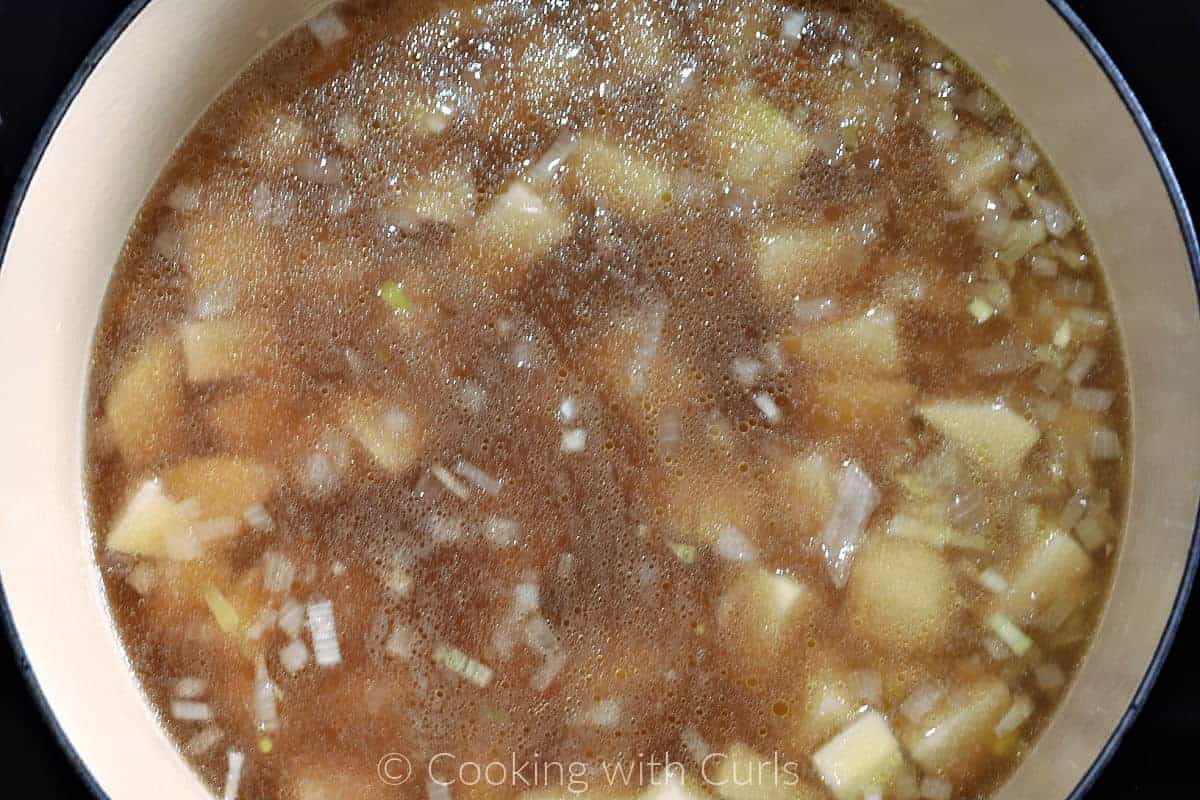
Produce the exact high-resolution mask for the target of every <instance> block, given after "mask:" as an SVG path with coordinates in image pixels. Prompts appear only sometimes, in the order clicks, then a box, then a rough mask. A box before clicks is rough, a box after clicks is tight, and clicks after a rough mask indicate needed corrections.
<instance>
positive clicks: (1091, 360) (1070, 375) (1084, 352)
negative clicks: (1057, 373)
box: [1063, 346, 1100, 386]
mask: <svg viewBox="0 0 1200 800" xmlns="http://www.w3.org/2000/svg"><path fill="white" fill-rule="evenodd" d="M1099 360H1100V351H1099V350H1097V349H1096V348H1094V347H1090V346H1087V347H1081V348H1080V349H1079V353H1078V354H1077V355H1076V356H1075V360H1074V361H1072V362H1071V366H1069V367H1067V370H1066V372H1064V373H1063V377H1065V378H1066V379H1067V382H1068V383H1070V384H1071V385H1072V386H1079V385H1080V384H1082V383H1083V382H1084V381H1085V380H1087V377H1088V375H1090V374H1091V372H1092V369H1093V368H1094V367H1095V366H1096V363H1097V362H1098V361H1099Z"/></svg>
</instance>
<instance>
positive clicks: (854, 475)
mask: <svg viewBox="0 0 1200 800" xmlns="http://www.w3.org/2000/svg"><path fill="white" fill-rule="evenodd" d="M878 505H879V490H878V489H877V488H876V487H875V484H874V482H873V481H872V480H871V477H870V476H869V475H867V473H866V472H864V471H863V469H862V468H861V467H860V466H858V464H857V463H856V462H854V461H851V462H849V463H848V464H846V465H845V466H844V467H842V471H841V475H840V477H839V480H838V493H837V499H836V500H835V501H834V504H833V510H832V511H831V512H830V514H829V519H827V520H826V521H825V527H824V528H823V529H822V531H821V537H820V540H821V553H822V555H823V556H824V557H825V564H826V567H827V568H828V570H829V577H830V579H831V580H832V581H833V585H834V586H835V587H837V588H838V589H841V588H842V587H843V586H845V585H846V581H847V579H848V578H849V577H850V564H851V561H852V560H853V559H854V554H855V552H856V551H857V550H858V546H859V544H860V543H861V541H862V537H863V534H864V532H865V530H866V525H867V520H868V519H870V517H871V514H872V513H873V512H874V511H875V508H876V506H878Z"/></svg>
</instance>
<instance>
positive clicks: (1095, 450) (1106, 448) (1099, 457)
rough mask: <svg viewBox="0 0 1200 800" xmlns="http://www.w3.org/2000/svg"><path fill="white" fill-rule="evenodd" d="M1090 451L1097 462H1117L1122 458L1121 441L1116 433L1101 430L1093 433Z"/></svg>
mask: <svg viewBox="0 0 1200 800" xmlns="http://www.w3.org/2000/svg"><path fill="white" fill-rule="evenodd" d="M1088 451H1089V453H1090V454H1091V457H1092V459H1093V460H1095V461H1115V460H1117V459H1119V458H1120V457H1121V440H1120V438H1119V437H1118V436H1117V432H1116V431H1114V430H1111V429H1109V428H1100V429H1098V430H1094V431H1092V439H1091V442H1090V443H1089V447H1088Z"/></svg>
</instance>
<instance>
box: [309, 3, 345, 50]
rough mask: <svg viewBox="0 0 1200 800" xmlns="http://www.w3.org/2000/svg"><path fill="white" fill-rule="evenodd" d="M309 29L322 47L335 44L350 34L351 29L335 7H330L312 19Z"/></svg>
mask: <svg viewBox="0 0 1200 800" xmlns="http://www.w3.org/2000/svg"><path fill="white" fill-rule="evenodd" d="M308 30H309V33H311V34H312V35H313V38H315V39H316V40H317V42H319V43H320V45H321V46H322V47H330V46H332V45H335V44H337V43H338V42H340V41H341V40H342V39H345V38H346V37H347V36H349V35H350V29H349V28H347V27H346V23H344V22H342V18H341V17H340V16H338V13H337V12H336V11H334V10H333V9H328V10H326V11H325V12H323V13H321V14H318V15H317V16H315V17H313V18H312V19H310V20H309V21H308Z"/></svg>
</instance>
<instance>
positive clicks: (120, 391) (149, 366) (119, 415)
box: [104, 336, 187, 470]
mask: <svg viewBox="0 0 1200 800" xmlns="http://www.w3.org/2000/svg"><path fill="white" fill-rule="evenodd" d="M182 362H183V356H182V354H181V353H180V350H179V345H178V343H177V342H176V341H175V339H174V338H173V337H165V336H160V337H155V338H153V339H151V340H149V341H147V342H145V343H143V344H142V345H140V346H139V347H138V348H137V349H135V350H134V351H133V353H132V354H131V355H130V356H129V359H128V361H127V362H126V364H125V366H124V368H123V369H122V370H121V372H120V374H118V375H117V377H116V380H115V381H113V385H112V388H111V389H110V390H109V392H108V396H107V397H105V399H104V414H105V417H106V418H107V420H108V423H109V426H110V427H111V430H112V436H113V441H114V442H115V443H116V446H117V451H118V452H120V454H121V458H122V459H124V461H125V463H126V464H127V465H128V466H129V467H130V469H133V470H137V469H140V468H142V467H144V466H146V465H148V464H152V463H154V462H155V461H158V460H160V459H163V458H166V457H169V456H171V455H173V454H175V453H176V452H178V451H180V450H182V449H183V447H184V446H185V444H186V443H187V434H186V429H185V427H184V425H185V419H186V413H185V408H184V387H183V363H182Z"/></svg>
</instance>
